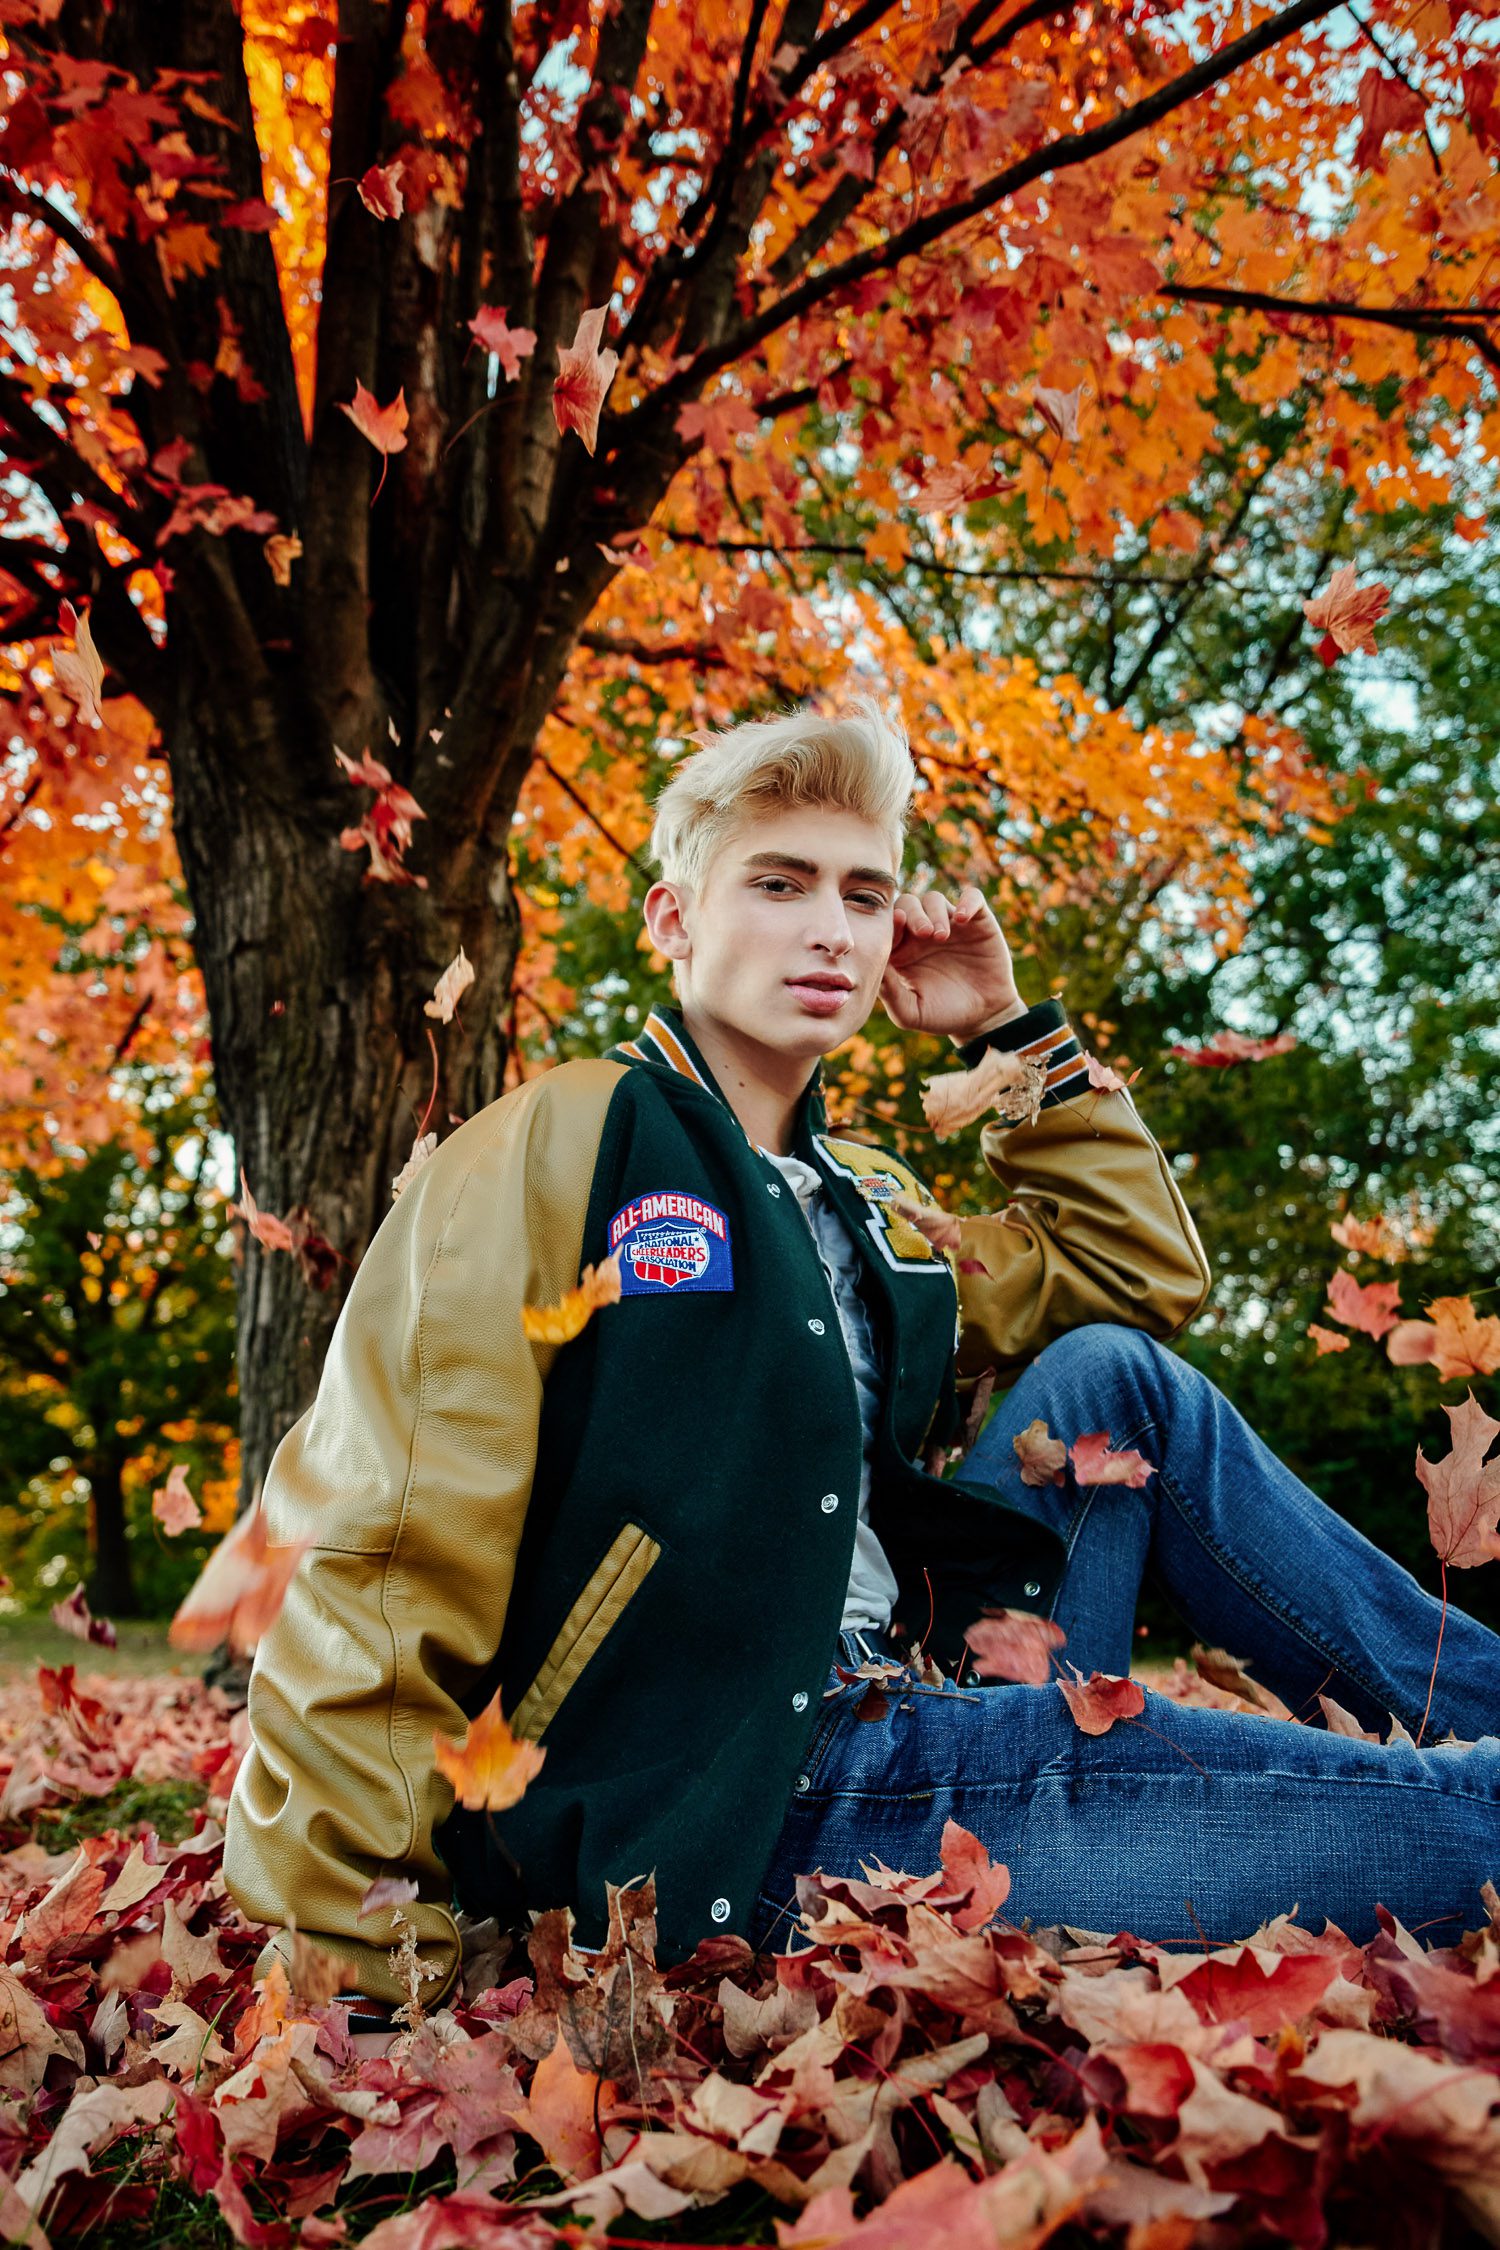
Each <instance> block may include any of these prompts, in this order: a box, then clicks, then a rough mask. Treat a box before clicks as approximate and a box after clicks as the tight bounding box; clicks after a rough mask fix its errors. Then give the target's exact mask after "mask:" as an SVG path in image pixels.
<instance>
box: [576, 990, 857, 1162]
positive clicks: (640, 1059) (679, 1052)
mask: <svg viewBox="0 0 1500 2250" xmlns="http://www.w3.org/2000/svg"><path fill="white" fill-rule="evenodd" d="M609 1059H610V1060H611V1061H614V1062H628V1063H633V1064H635V1065H637V1066H638V1067H639V1066H642V1065H644V1067H645V1068H646V1069H648V1070H665V1071H669V1072H671V1073H672V1075H673V1076H675V1077H678V1078H686V1079H689V1080H691V1081H692V1082H693V1084H695V1085H698V1086H701V1087H702V1089H703V1091H704V1092H705V1093H706V1094H711V1095H712V1096H713V1098H714V1100H715V1101H717V1102H722V1103H723V1105H724V1107H725V1108H726V1109H727V1110H729V1113H730V1115H731V1116H733V1115H734V1110H733V1107H732V1105H731V1104H730V1103H729V1102H728V1101H727V1100H725V1097H724V1094H723V1092H722V1091H721V1089H720V1087H719V1085H718V1083H717V1081H716V1079H715V1078H714V1074H713V1072H712V1071H711V1070H710V1069H709V1067H708V1064H707V1063H706V1062H705V1061H704V1059H703V1057H702V1055H701V1054H700V1053H699V1051H698V1049H697V1048H696V1047H695V1046H694V1044H693V1041H692V1038H691V1036H690V1035H689V1032H688V1029H687V1026H686V1024H684V1022H683V1020H682V1016H681V1014H680V1013H679V1011H678V1010H677V1009H676V1008H666V1007H660V1008H653V1009H652V1010H651V1013H650V1014H649V1015H648V1016H647V1018H646V1020H645V1022H644V1023H643V1024H642V1026H641V1028H640V1030H639V1031H638V1032H636V1033H635V1034H634V1036H633V1037H632V1038H630V1039H621V1040H620V1041H618V1043H617V1044H616V1045H615V1046H613V1047H611V1048H610V1049H609ZM827 1125H828V1115H827V1111H826V1110H825V1108H824V1104H823V1064H822V1061H821V1059H820V1060H818V1061H816V1062H815V1063H814V1064H813V1068H812V1076H811V1077H810V1078H809V1079H808V1082H807V1085H806V1087H805V1088H804V1090H803V1094H802V1099H801V1102H800V1103H799V1105H798V1109H797V1116H796V1121H795V1124H794V1128H793V1135H792V1147H793V1150H794V1152H795V1153H796V1154H798V1155H799V1156H800V1155H803V1154H805V1153H806V1149H805V1144H807V1143H808V1142H810V1139H811V1136H812V1135H813V1134H814V1133H822V1132H824V1131H826V1130H827Z"/></svg>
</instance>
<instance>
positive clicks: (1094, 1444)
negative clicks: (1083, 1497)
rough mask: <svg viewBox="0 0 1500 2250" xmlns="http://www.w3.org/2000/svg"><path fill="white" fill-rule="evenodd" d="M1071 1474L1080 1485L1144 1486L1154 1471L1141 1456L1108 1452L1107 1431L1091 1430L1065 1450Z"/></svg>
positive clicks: (1138, 1454) (1153, 1474) (1150, 1464)
mask: <svg viewBox="0 0 1500 2250" xmlns="http://www.w3.org/2000/svg"><path fill="white" fill-rule="evenodd" d="M1068 1457H1069V1459H1070V1460H1071V1461H1072V1463H1073V1474H1074V1476H1075V1477H1076V1478H1077V1479H1078V1482H1079V1483H1080V1484H1084V1485H1092V1484H1128V1485H1131V1486H1134V1487H1137V1488H1138V1487H1139V1486H1141V1485H1143V1484H1144V1483H1145V1481H1146V1479H1147V1477H1154V1476H1155V1474H1156V1469H1155V1467H1154V1465H1153V1464H1152V1463H1151V1462H1150V1461H1148V1460H1147V1459H1146V1456H1145V1454H1144V1453H1136V1452H1128V1453H1111V1451H1110V1449H1109V1432H1108V1430H1090V1432H1089V1433H1088V1435H1087V1436H1086V1437H1081V1438H1079V1439H1078V1440H1077V1441H1076V1442H1075V1443H1074V1444H1073V1445H1071V1446H1070V1447H1069V1449H1068Z"/></svg>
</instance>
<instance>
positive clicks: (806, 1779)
mask: <svg viewBox="0 0 1500 2250" xmlns="http://www.w3.org/2000/svg"><path fill="white" fill-rule="evenodd" d="M797 1787H798V1788H799V1789H811V1787H812V1775H811V1774H810V1773H799V1774H798V1776H797Z"/></svg>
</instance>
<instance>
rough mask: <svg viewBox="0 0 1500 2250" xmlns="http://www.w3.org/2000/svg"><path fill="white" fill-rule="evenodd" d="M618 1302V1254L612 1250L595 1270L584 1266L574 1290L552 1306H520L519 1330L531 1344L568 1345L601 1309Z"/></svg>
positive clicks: (564, 1293)
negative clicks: (521, 1330) (602, 1306)
mask: <svg viewBox="0 0 1500 2250" xmlns="http://www.w3.org/2000/svg"><path fill="white" fill-rule="evenodd" d="M619 1301H620V1253H619V1251H618V1250H612V1251H611V1252H610V1254H609V1256H608V1257H607V1258H601V1259H600V1261H599V1263H598V1265H597V1266H585V1267H584V1269H583V1273H582V1275H581V1277H580V1279H579V1283H578V1286H577V1288H576V1289H567V1290H565V1291H564V1292H563V1295H562V1297H561V1299H560V1301H559V1302H558V1303H557V1304H555V1305H523V1306H522V1307H521V1327H522V1329H523V1331H524V1332H525V1334H526V1336H527V1338H528V1339H529V1341H530V1342H531V1343H533V1344H568V1343H571V1342H572V1340H573V1338H574V1337H575V1336H578V1335H581V1334H582V1332H583V1330H584V1329H585V1328H586V1327H587V1326H588V1323H589V1320H590V1317H591V1316H592V1315H593V1314H594V1313H596V1312H597V1311H598V1310H599V1308H600V1306H601V1305H617V1304H618V1303H619Z"/></svg>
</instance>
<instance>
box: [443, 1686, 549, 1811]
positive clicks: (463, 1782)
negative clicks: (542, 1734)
mask: <svg viewBox="0 0 1500 2250" xmlns="http://www.w3.org/2000/svg"><path fill="white" fill-rule="evenodd" d="M432 1754H433V1758H434V1760H435V1761H436V1764H437V1770H438V1772H439V1773H440V1774H443V1775H445V1776H446V1777H447V1779H448V1780H449V1781H451V1782H452V1784H453V1791H454V1795H455V1796H456V1797H457V1799H458V1801H459V1803H460V1804H461V1805H466V1806H468V1808H469V1810H470V1811H471V1812H473V1811H480V1810H487V1811H490V1812H500V1811H502V1810H503V1809H504V1807H505V1806H506V1805H516V1804H519V1803H520V1801H521V1799H522V1798H523V1797H524V1796H525V1794H526V1789H527V1784H528V1783H529V1782H531V1781H533V1780H535V1778H536V1776H537V1775H538V1774H539V1773H540V1772H541V1770H542V1764H543V1761H544V1760H545V1758H546V1755H547V1753H546V1751H545V1750H544V1749H543V1748H542V1746H541V1744H540V1743H536V1742H529V1741H527V1739H526V1737H525V1736H524V1735H514V1734H512V1733H511V1731H510V1723H509V1721H508V1720H507V1719H506V1717H505V1714H504V1712H503V1711H502V1710H501V1708H500V1690H499V1689H498V1688H496V1690H495V1693H494V1695H493V1696H492V1697H491V1698H490V1700H489V1702H488V1703H487V1704H486V1705H485V1707H484V1709H483V1710H482V1711H481V1712H480V1714H479V1716H478V1718H477V1719H471V1720H470V1721H469V1731H468V1733H467V1734H466V1735H465V1736H464V1739H463V1741H462V1742H460V1743H457V1744H455V1743H452V1742H450V1741H449V1740H448V1737H447V1736H446V1735H445V1734H439V1733H437V1732H436V1731H434V1733H433V1737H432Z"/></svg>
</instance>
